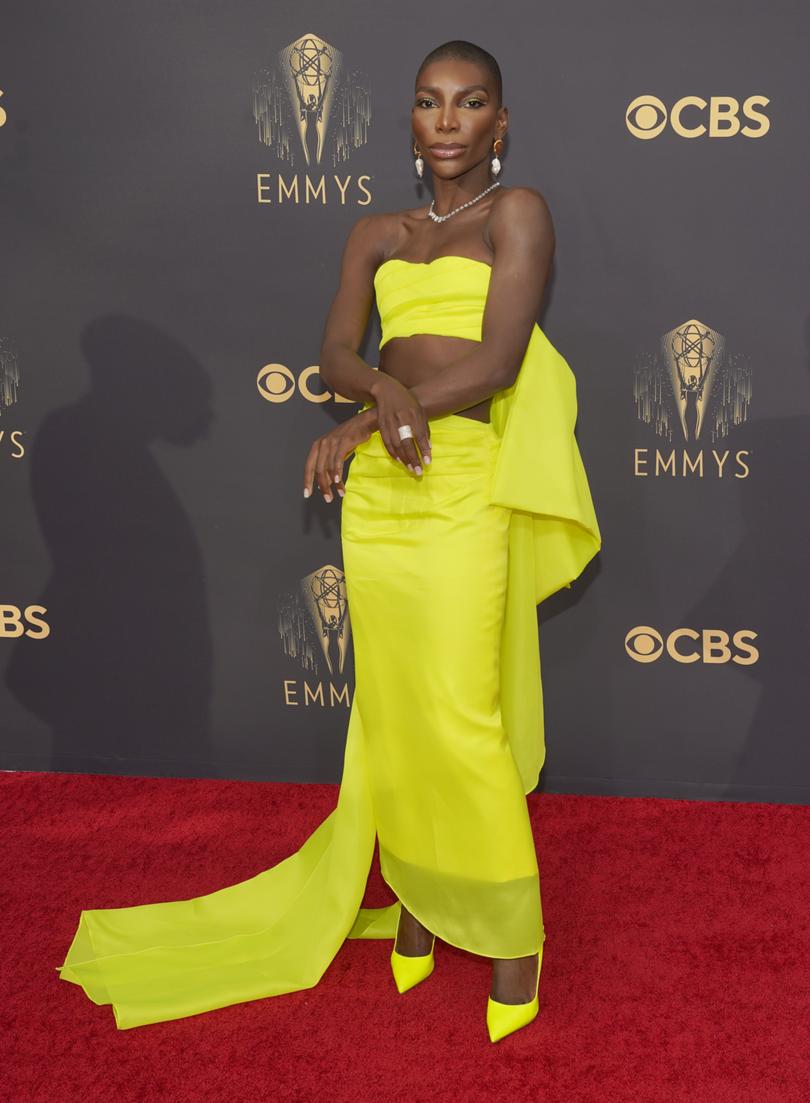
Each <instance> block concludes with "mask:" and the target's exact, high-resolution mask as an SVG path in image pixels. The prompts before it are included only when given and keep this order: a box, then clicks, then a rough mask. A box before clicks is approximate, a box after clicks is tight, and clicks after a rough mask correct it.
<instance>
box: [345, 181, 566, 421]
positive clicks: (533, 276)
mask: <svg viewBox="0 0 810 1103" xmlns="http://www.w3.org/2000/svg"><path fill="white" fill-rule="evenodd" d="M487 230H488V235H489V239H490V243H491V245H492V248H493V250H494V252H495V262H494V265H493V269H492V276H491V277H490V284H489V292H488V294H487V302H486V307H485V309H484V317H483V323H482V329H481V342H480V343H479V344H478V345H476V347H475V348H474V349H472V350H471V351H470V352H468V353H465V354H464V355H463V356H461V357H459V359H458V360H454V361H453V362H452V363H451V364H448V365H447V366H446V367H444V368H442V369H440V370H439V371H437V372H436V373H435V374H434V375H432V376H431V377H430V379H425V380H423V381H422V382H421V383H416V384H415V385H414V386H413V387H410V388H409V389H410V393H411V394H412V395H413V396H414V397H415V398H416V399H417V400H418V401H419V404H420V405H421V406H422V408H423V410H424V411H425V413H426V416H427V417H438V416H439V415H440V414H448V413H456V411H458V410H465V409H467V407H468V406H473V405H475V403H477V402H482V401H483V400H484V399H485V398H489V397H490V396H491V395H493V394H495V393H496V392H497V391H500V390H503V389H504V388H505V387H510V386H511V385H512V384H513V383H514V381H515V379H516V378H517V373H518V371H519V370H520V365H521V364H522V363H523V357H524V356H525V354H526V347H527V345H528V343H529V338H530V337H531V333H532V329H533V328H534V324H535V322H536V320H537V316H538V314H539V313H540V307H541V306H542V303H543V298H544V296H545V290H546V282H547V280H548V275H549V271H550V269H551V261H552V258H553V256H554V245H555V236H554V225H553V222H552V219H551V213H550V211H549V209H548V205H547V204H546V201H545V199H544V198H543V196H542V195H541V194H540V193H539V192H537V191H535V190H534V189H533V188H515V189H514V190H512V191H509V192H506V193H505V194H504V195H503V197H502V198H501V199H500V201H499V202H498V203H497V204H495V205H494V206H493V210H492V215H491V217H490V221H489V224H488V227H487ZM371 400H372V401H373V396H372V399H371ZM362 416H363V418H364V419H367V420H368V422H369V424H370V425H371V426H372V428H376V424H375V411H374V410H373V409H372V410H367V411H365V412H364V413H363V415H362Z"/></svg>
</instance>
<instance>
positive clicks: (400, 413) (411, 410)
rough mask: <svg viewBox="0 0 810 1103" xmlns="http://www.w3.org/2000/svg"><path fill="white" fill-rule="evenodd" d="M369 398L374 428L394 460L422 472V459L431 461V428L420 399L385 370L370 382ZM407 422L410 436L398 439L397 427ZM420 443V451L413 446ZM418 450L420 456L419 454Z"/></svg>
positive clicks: (427, 461)
mask: <svg viewBox="0 0 810 1103" xmlns="http://www.w3.org/2000/svg"><path fill="white" fill-rule="evenodd" d="M371 397H372V399H373V400H374V402H375V403H376V420H377V428H378V429H379V430H380V436H381V437H382V439H383V444H384V445H385V447H386V448H387V449H388V451H389V452H390V454H391V455H392V456H393V457H394V459H395V460H399V461H400V462H401V463H404V464H405V465H406V467H410V468H411V469H412V470H415V471H416V474H417V475H421V473H422V468H421V466H420V465H421V463H422V458H424V461H425V463H430V460H431V454H430V427H429V425H428V420H427V415H426V414H425V411H424V409H423V408H422V406H421V404H420V402H419V400H418V399H417V398H416V397H415V396H414V395H412V394H411V392H410V391H409V390H408V388H407V387H406V386H405V385H404V384H403V383H400V382H399V380H397V379H394V377H393V376H391V375H386V373H385V372H378V373H377V379H375V380H374V382H373V383H372V385H371ZM400 425H410V427H411V429H413V436H412V437H406V438H405V439H404V440H402V439H401V438H400V435H399V431H398V430H399V426H400ZM417 444H418V445H419V452H417V450H416V445H417ZM420 452H421V457H420V455H419V453H420Z"/></svg>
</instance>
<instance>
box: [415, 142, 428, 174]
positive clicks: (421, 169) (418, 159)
mask: <svg viewBox="0 0 810 1103" xmlns="http://www.w3.org/2000/svg"><path fill="white" fill-rule="evenodd" d="M413 152H414V156H415V158H416V160H415V161H414V164H415V165H416V175H417V176H418V177H419V179H420V180H421V179H422V173H423V172H424V171H425V162H424V161H423V160H422V154H421V153H420V152H419V150H418V148H417V145H416V142H414V143H413Z"/></svg>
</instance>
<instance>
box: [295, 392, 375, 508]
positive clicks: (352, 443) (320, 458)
mask: <svg viewBox="0 0 810 1103" xmlns="http://www.w3.org/2000/svg"><path fill="white" fill-rule="evenodd" d="M375 428H376V410H375V409H374V407H371V408H370V409H368V410H362V411H361V412H360V413H359V414H355V415H354V417H350V418H347V419H346V421H342V422H341V423H340V424H339V425H336V426H335V428H334V429H330V431H329V432H328V433H325V434H324V435H323V436H322V437H317V438H316V439H315V440H314V441H313V443H312V447H311V448H310V450H309V454H308V455H307V459H306V463H305V464H304V497H305V498H308V497H309V496H310V494H311V493H312V484H313V480H315V481H317V483H318V489H319V490H320V491H321V493H322V494H323V496H324V501H327V502H331V501H332V492H333V490H334V489H336V490H337V492H338V494H339V495H340V496H341V498H342V497H343V494H344V493H345V489H346V488H345V487H344V485H343V465H344V463H345V461H346V458H347V457H348V456H349V455H351V453H352V452H353V451H354V450H355V448H356V447H357V446H358V444H362V443H363V441H366V440H368V438H369V437H370V436H371V434H372V433H373V432H374V430H375Z"/></svg>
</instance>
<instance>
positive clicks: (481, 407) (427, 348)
mask: <svg viewBox="0 0 810 1103" xmlns="http://www.w3.org/2000/svg"><path fill="white" fill-rule="evenodd" d="M478 344H479V342H478V341H470V340H468V339H467V338H466V337H444V336H440V335H438V334H432V333H416V334H414V335H413V336H411V337H392V338H391V340H390V341H386V343H385V344H384V345H383V347H382V349H381V350H380V371H384V372H385V373H386V375H390V376H392V378H394V379H396V380H398V381H399V382H400V383H402V384H403V386H405V387H413V386H415V385H416V384H417V383H423V382H424V381H425V380H426V379H430V378H431V377H432V376H433V375H435V374H436V372H438V371H441V369H442V368H446V367H447V366H448V365H449V364H452V363H453V361H454V360H458V359H459V358H460V357H461V356H464V355H465V353H467V352H469V351H471V350H472V349H473V348H475V346H476V345H478ZM491 401H492V400H491V398H485V399H484V400H483V401H482V402H477V403H476V404H475V405H474V406H468V407H467V408H466V409H464V410H454V411H453V412H454V413H456V414H458V415H459V417H470V418H474V419H475V420H476V421H489V406H490V402H491ZM438 416H440V415H438Z"/></svg>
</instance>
